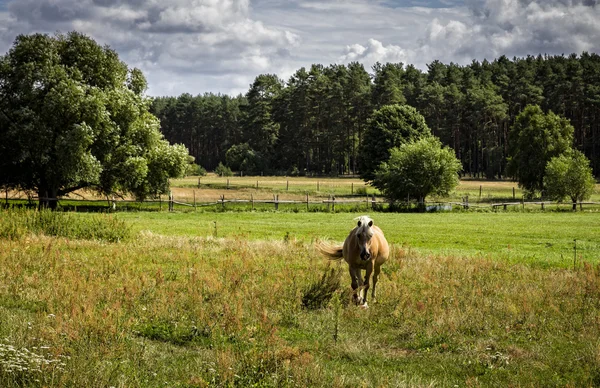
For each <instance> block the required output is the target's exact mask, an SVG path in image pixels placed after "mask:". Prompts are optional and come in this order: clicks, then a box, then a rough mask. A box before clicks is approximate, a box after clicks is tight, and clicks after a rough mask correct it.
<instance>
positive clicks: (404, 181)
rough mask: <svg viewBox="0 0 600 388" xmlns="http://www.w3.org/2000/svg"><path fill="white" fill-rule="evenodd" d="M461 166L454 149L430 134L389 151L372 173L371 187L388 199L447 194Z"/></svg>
mask: <svg viewBox="0 0 600 388" xmlns="http://www.w3.org/2000/svg"><path fill="white" fill-rule="evenodd" d="M461 168H462V166H461V164H460V161H459V160H458V159H456V156H455V154H454V151H453V150H452V149H451V148H449V147H442V143H441V142H440V141H439V139H437V138H436V137H434V136H428V137H424V138H422V139H420V140H416V141H411V142H407V143H405V144H403V145H401V146H400V147H397V148H392V149H391V150H390V158H389V159H388V160H387V161H386V162H383V163H381V165H380V166H379V167H378V168H377V170H375V172H374V179H373V186H375V187H377V188H378V189H379V190H381V192H382V193H383V194H384V195H385V196H386V198H388V199H389V200H390V201H391V202H400V201H406V200H407V199H411V198H412V199H416V200H417V201H418V202H419V203H423V202H424V201H425V198H426V197H427V196H428V195H430V194H436V195H442V196H445V195H448V194H449V192H450V191H452V190H453V189H454V188H455V187H456V186H457V185H458V172H459V171H460V170H461Z"/></svg>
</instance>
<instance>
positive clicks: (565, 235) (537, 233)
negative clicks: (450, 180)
mask: <svg viewBox="0 0 600 388" xmlns="http://www.w3.org/2000/svg"><path fill="white" fill-rule="evenodd" d="M356 215H357V214H351V213H333V214H330V213H274V212H255V213H250V212H248V213H237V212H225V213H171V214H164V213H123V214H119V218H120V219H122V220H125V221H127V222H128V223H129V224H130V225H132V227H133V228H134V230H136V231H148V232H151V233H154V234H159V235H168V236H181V237H184V236H197V237H203V238H205V237H211V236H216V237H225V238H240V239H245V240H273V241H283V240H286V239H287V240H289V239H292V240H299V241H301V242H303V243H311V241H314V240H315V239H330V240H334V241H339V242H341V241H343V239H344V238H345V237H346V235H347V233H348V231H349V230H350V229H351V228H352V227H353V225H354V221H353V217H355V216H356ZM370 215H371V217H372V218H374V220H375V222H376V224H377V225H379V226H381V228H382V229H383V230H384V231H385V234H386V237H387V238H388V240H389V241H390V242H391V243H393V244H396V245H398V246H401V247H403V248H405V249H409V250H414V251H415V252H417V253H418V254H423V255H425V254H436V255H459V256H481V257H489V258H492V259H497V260H503V261H507V262H512V263H517V262H518V263H535V264H536V265H541V266H568V265H572V263H573V257H574V256H573V255H574V249H573V248H574V245H575V243H574V240H575V239H577V240H578V242H577V246H578V250H579V253H578V256H580V257H582V258H584V259H586V260H589V261H592V262H594V263H596V262H598V261H600V232H599V231H600V213H597V212H577V213H571V212H562V213H541V212H531V213H519V212H498V213H471V212H459V213H427V214H418V213H401V214H396V213H373V214H370Z"/></svg>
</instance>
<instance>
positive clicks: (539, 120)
mask: <svg viewBox="0 0 600 388" xmlns="http://www.w3.org/2000/svg"><path fill="white" fill-rule="evenodd" d="M572 143H573V126H571V124H570V123H569V121H568V120H567V119H565V118H562V117H559V116H557V115H555V114H554V113H552V112H548V114H544V112H543V111H542V109H541V108H540V107H539V106H537V105H529V106H527V107H525V109H524V110H523V111H522V112H521V113H520V114H519V115H518V116H517V119H516V121H515V124H514V125H513V127H512V129H511V131H510V148H509V159H508V166H507V167H508V171H509V173H510V174H511V175H513V176H514V177H516V178H517V180H518V182H519V185H520V186H521V187H523V188H524V189H525V191H526V192H527V195H528V196H533V195H535V194H536V193H541V192H543V190H544V175H545V171H546V165H547V164H548V162H549V161H550V159H552V158H553V157H555V156H559V155H562V154H564V153H565V152H568V151H569V150H571V147H572Z"/></svg>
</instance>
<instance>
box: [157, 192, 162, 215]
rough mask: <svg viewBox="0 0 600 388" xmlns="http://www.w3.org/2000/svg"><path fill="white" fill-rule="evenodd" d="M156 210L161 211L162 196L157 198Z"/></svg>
mask: <svg viewBox="0 0 600 388" xmlns="http://www.w3.org/2000/svg"><path fill="white" fill-rule="evenodd" d="M158 210H160V211H162V195H159V196H158Z"/></svg>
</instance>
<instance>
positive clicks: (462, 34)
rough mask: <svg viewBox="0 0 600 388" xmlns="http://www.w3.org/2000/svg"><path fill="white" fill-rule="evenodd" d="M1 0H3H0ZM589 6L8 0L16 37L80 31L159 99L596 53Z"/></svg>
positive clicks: (10, 29)
mask: <svg viewBox="0 0 600 388" xmlns="http://www.w3.org/2000/svg"><path fill="white" fill-rule="evenodd" d="M2 1H5V0H0V2H2ZM596 2H597V1H596V0H465V1H458V0H285V1H284V0H252V1H251V2H250V1H249V0H8V1H5V3H6V6H5V7H0V50H1V52H5V51H6V50H8V48H9V47H10V45H11V44H12V42H13V41H14V38H15V37H16V35H18V34H20V33H32V32H46V33H51V34H52V33H54V32H55V31H62V32H68V31H71V30H74V29H75V30H78V31H80V32H83V33H85V34H88V35H89V36H91V37H92V38H94V39H95V40H96V41H98V42H99V43H100V44H108V45H110V46H111V47H112V48H113V49H115V50H116V51H117V52H118V53H119V56H120V57H121V59H122V60H124V61H125V62H126V63H127V64H128V65H130V66H135V67H139V68H140V69H142V70H143V71H144V74H146V76H147V78H148V81H149V93H150V94H157V95H165V94H180V93H184V92H187V93H191V94H198V93H204V92H208V91H212V92H221V93H232V94H235V93H239V92H240V91H246V90H247V89H248V85H249V84H250V83H252V81H253V79H254V78H255V77H256V76H257V75H259V74H261V73H274V74H278V75H279V76H280V77H281V78H283V79H287V77H289V76H290V75H291V74H293V73H294V72H295V71H296V70H298V69H299V68H300V67H309V66H310V65H311V64H314V63H320V64H323V65H329V64H331V63H340V62H341V63H348V62H351V61H359V62H361V63H363V64H364V65H365V68H367V69H369V68H370V67H371V66H372V65H373V64H374V63H375V62H378V61H379V62H396V63H397V62H403V63H412V64H414V65H416V66H418V67H420V68H422V69H426V64H427V63H430V62H431V61H433V60H435V59H439V60H440V61H442V62H445V63H448V62H451V61H452V62H455V63H461V64H468V63H470V62H471V61H472V60H473V59H477V60H482V59H484V58H488V59H493V58H496V57H498V56H500V55H507V56H508V57H509V58H511V57H513V56H525V55H528V54H533V55H535V54H538V53H544V54H562V53H565V54H568V53H572V52H575V53H580V52H581V51H583V50H587V51H592V52H600V43H599V42H600V6H596Z"/></svg>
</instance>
